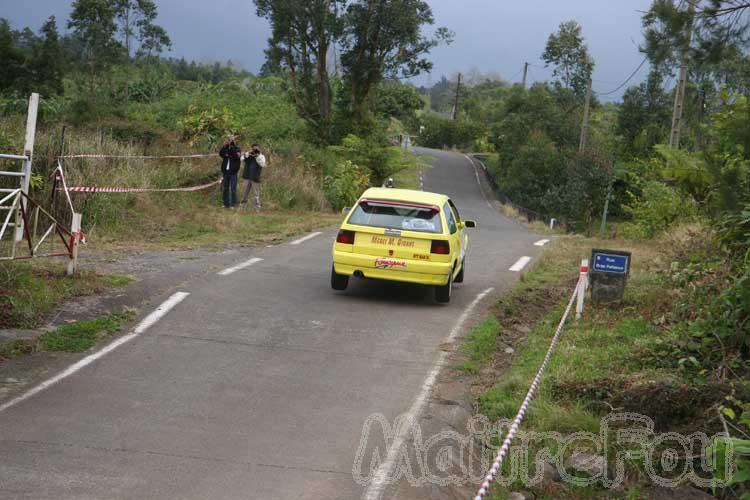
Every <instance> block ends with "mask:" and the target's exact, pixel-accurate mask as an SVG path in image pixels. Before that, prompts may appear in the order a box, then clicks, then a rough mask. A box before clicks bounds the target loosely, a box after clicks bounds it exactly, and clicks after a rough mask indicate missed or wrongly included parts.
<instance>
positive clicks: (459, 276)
mask: <svg viewBox="0 0 750 500" xmlns="http://www.w3.org/2000/svg"><path fill="white" fill-rule="evenodd" d="M465 269H466V259H465V258H464V260H462V261H461V271H459V273H458V274H457V275H456V279H454V280H453V281H454V282H456V283H463V282H464V270H465Z"/></svg>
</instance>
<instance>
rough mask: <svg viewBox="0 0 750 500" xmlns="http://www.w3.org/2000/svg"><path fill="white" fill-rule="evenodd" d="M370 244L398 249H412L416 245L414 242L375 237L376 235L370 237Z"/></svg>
mask: <svg viewBox="0 0 750 500" xmlns="http://www.w3.org/2000/svg"><path fill="white" fill-rule="evenodd" d="M370 243H374V244H376V245H386V246H389V247H399V248H414V246H415V245H416V242H415V241H414V240H407V239H404V238H394V237H385V236H377V235H375V236H373V237H372V239H371V240H370Z"/></svg>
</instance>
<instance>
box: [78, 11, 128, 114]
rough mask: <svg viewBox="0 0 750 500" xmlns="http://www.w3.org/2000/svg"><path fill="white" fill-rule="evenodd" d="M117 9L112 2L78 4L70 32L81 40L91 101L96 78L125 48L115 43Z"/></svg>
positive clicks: (93, 97)
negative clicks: (87, 72)
mask: <svg viewBox="0 0 750 500" xmlns="http://www.w3.org/2000/svg"><path fill="white" fill-rule="evenodd" d="M115 15H116V9H115V6H114V4H113V3H112V2H111V1H110V0H75V1H74V2H73V11H72V12H71V14H70V20H69V21H68V28H72V29H73V33H74V34H75V36H76V37H77V38H78V39H79V40H80V42H81V45H82V48H83V54H82V58H83V61H84V62H85V64H86V66H87V67H88V70H89V99H94V100H95V95H96V94H95V83H96V75H97V74H98V73H99V72H101V71H102V70H103V69H105V68H106V67H107V66H108V65H109V64H110V63H111V62H112V61H113V60H114V59H115V58H116V56H117V54H118V53H119V52H120V50H121V49H122V46H121V45H119V43H117V41H116V40H115V38H114V37H115V33H116V32H117V24H115Z"/></svg>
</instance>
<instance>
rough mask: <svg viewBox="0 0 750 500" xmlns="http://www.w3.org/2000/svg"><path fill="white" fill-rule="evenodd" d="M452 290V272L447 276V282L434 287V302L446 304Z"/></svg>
mask: <svg viewBox="0 0 750 500" xmlns="http://www.w3.org/2000/svg"><path fill="white" fill-rule="evenodd" d="M452 291H453V274H452V273H451V275H450V276H448V283H446V284H445V285H442V286H436V287H435V302H440V303H441V304H447V303H448V302H450V301H451V292H452Z"/></svg>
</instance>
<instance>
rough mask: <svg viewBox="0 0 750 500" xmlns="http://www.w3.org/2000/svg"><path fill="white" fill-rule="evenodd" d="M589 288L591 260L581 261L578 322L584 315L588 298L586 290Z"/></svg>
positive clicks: (577, 307) (577, 308) (577, 310)
mask: <svg viewBox="0 0 750 500" xmlns="http://www.w3.org/2000/svg"><path fill="white" fill-rule="evenodd" d="M588 287H589V260H588V259H583V260H582V261H581V277H580V279H579V280H578V291H577V293H578V303H577V304H576V320H579V319H581V315H582V314H583V300H584V297H585V296H586V289H587V288H588Z"/></svg>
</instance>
